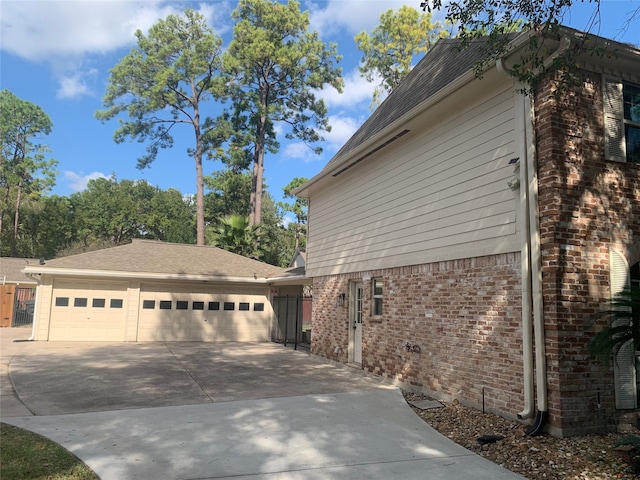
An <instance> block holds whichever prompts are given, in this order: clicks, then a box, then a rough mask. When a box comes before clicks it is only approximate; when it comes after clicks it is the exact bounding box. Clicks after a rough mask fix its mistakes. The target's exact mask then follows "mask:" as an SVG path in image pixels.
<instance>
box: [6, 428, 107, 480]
mask: <svg viewBox="0 0 640 480" xmlns="http://www.w3.org/2000/svg"><path fill="white" fill-rule="evenodd" d="M0 465H1V467H0V469H1V470H0V474H1V476H2V479H3V480H32V479H33V480H36V479H45V478H46V479H48V480H99V479H98V476H97V475H96V474H95V473H93V471H92V470H91V469H90V468H89V467H87V466H86V465H85V464H84V463H82V462H81V461H80V460H78V458H77V457H76V456H75V455H73V454H72V453H71V452H69V451H67V450H66V449H64V448H63V447H62V446H60V445H58V444H57V443H55V442H52V441H51V440H49V439H47V438H45V437H42V436H40V435H38V434H36V433H32V432H29V431H27V430H23V429H21V428H18V427H14V426H11V425H7V424H6V423H0Z"/></svg>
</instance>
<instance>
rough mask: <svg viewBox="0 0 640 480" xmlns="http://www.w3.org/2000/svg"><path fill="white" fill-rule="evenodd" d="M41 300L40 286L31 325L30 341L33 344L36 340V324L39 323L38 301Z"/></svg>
mask: <svg viewBox="0 0 640 480" xmlns="http://www.w3.org/2000/svg"><path fill="white" fill-rule="evenodd" d="M39 299H40V285H38V286H37V287H36V298H35V300H34V305H33V322H32V323H31V336H30V337H29V338H28V341H30V342H32V341H33V340H34V339H35V338H36V323H37V322H38V305H39V302H38V300H39Z"/></svg>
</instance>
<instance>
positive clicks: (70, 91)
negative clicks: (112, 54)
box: [56, 68, 97, 99]
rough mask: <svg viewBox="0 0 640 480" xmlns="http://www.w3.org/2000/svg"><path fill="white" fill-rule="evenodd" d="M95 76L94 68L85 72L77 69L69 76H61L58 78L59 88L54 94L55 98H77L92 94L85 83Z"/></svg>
mask: <svg viewBox="0 0 640 480" xmlns="http://www.w3.org/2000/svg"><path fill="white" fill-rule="evenodd" d="M96 74H97V70H96V69H94V68H91V69H89V70H86V71H82V70H80V69H78V70H76V71H75V72H73V73H70V74H62V75H61V77H60V78H58V83H59V84H60V86H59V88H58V90H57V92H56V98H61V99H65V98H77V97H81V96H84V95H91V94H93V92H92V90H91V88H90V87H89V85H88V84H87V81H88V80H89V79H92V78H95V76H96Z"/></svg>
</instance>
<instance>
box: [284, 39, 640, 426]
mask: <svg viewBox="0 0 640 480" xmlns="http://www.w3.org/2000/svg"><path fill="white" fill-rule="evenodd" d="M534 35H539V34H538V33H536V32H531V31H529V32H523V33H520V34H518V35H515V36H514V37H512V38H510V51H509V53H508V54H507V55H506V56H505V57H503V58H500V59H498V60H497V61H493V62H490V63H489V64H488V65H486V66H485V68H484V70H483V71H482V72H481V73H482V74H481V77H480V78H478V76H477V74H476V72H475V71H474V67H475V66H476V65H477V62H478V61H479V60H480V59H481V58H482V57H483V52H482V47H483V45H484V42H483V41H477V42H474V43H472V44H471V45H470V46H469V47H468V48H466V49H464V50H461V51H460V50H459V49H458V40H456V39H445V40H439V41H438V43H437V44H436V45H435V46H434V47H433V48H432V49H431V50H430V51H429V52H428V53H427V54H426V56H425V57H424V59H423V60H422V61H421V62H419V64H418V65H416V67H415V68H414V69H413V71H412V72H411V73H410V74H409V75H408V76H407V77H406V79H405V80H404V81H403V82H402V83H401V84H400V85H399V86H398V87H397V89H396V90H395V91H394V92H393V93H392V94H391V95H390V96H389V97H388V98H387V99H386V100H385V101H384V102H383V103H382V104H381V105H380V106H379V107H378V109H377V110H376V111H375V112H374V113H373V114H372V115H371V117H370V118H369V119H368V120H367V121H366V122H365V123H364V124H363V125H362V126H361V127H360V129H359V130H358V131H357V132H356V133H355V134H354V135H353V136H352V137H351V138H350V139H349V140H348V141H347V143H346V144H345V145H344V146H343V147H342V148H341V149H340V150H339V151H338V152H337V154H336V155H335V156H334V157H333V159H332V160H331V161H330V162H329V163H328V164H327V165H326V166H325V167H324V168H323V170H322V171H321V172H320V173H319V174H318V175H316V176H315V177H313V178H312V179H310V180H309V181H308V182H307V183H306V184H304V185H302V186H301V187H300V188H299V189H298V190H297V191H296V192H295V193H296V194H297V195H300V196H303V197H306V198H308V199H309V221H308V231H309V233H308V243H307V258H306V274H307V276H308V277H311V278H313V293H314V304H313V319H312V328H313V335H312V343H311V352H312V353H315V354H317V355H320V356H323V357H326V358H329V359H331V360H334V361H338V362H343V363H347V364H354V365H356V366H359V367H360V368H362V369H363V370H366V371H368V372H372V373H375V374H379V375H382V376H385V377H390V378H392V379H395V380H396V381H397V382H398V383H399V384H400V385H402V386H404V387H406V388H410V389H413V390H419V391H422V392H425V393H428V394H430V395H432V396H433V397H435V398H437V399H441V400H445V401H447V400H449V401H450V400H454V399H457V400H458V401H460V402H461V403H464V404H466V405H469V406H473V407H477V408H484V409H486V410H487V411H492V412H495V413H498V414H500V415H502V416H505V417H508V418H513V419H516V418H519V419H521V420H522V421H523V422H527V423H528V424H529V429H528V433H529V434H536V433H539V432H541V431H543V430H544V431H547V432H549V433H551V434H553V435H556V436H569V435H574V434H581V433H585V432H594V431H598V432H599V431H603V430H605V429H612V428H614V426H615V425H616V424H617V422H618V421H619V420H620V416H621V415H622V414H626V413H629V412H638V410H637V407H638V387H637V384H636V378H638V379H639V380H640V377H638V375H639V374H640V372H637V373H636V371H635V367H634V361H633V356H634V355H633V354H632V353H633V352H631V353H630V354H629V355H628V358H626V359H625V360H621V359H618V360H621V361H618V362H614V363H616V364H617V365H619V367H615V368H614V366H613V364H611V365H608V366H605V365H602V364H600V363H597V362H596V361H595V360H594V359H593V358H592V357H591V356H590V355H589V353H588V343H589V341H590V339H591V338H592V337H593V335H594V333H595V331H596V330H597V329H598V328H601V326H599V325H598V324H594V322H593V321H591V317H592V316H593V314H594V313H595V312H597V311H599V310H600V309H602V308H603V306H604V304H605V303H606V300H607V299H608V298H610V297H611V296H612V295H614V294H615V293H617V292H618V291H619V290H620V289H621V288H622V287H623V286H624V285H625V284H627V283H629V282H631V281H634V282H638V281H640V272H639V266H638V265H639V263H638V262H640V150H639V147H640V118H638V117H636V116H635V113H632V112H633V111H634V107H633V105H634V104H635V103H634V102H640V50H639V49H638V48H637V47H634V46H630V45H625V44H620V43H616V42H613V41H609V40H606V39H603V38H600V37H594V36H591V35H589V36H587V35H585V34H583V33H581V32H578V31H575V30H571V29H567V28H561V29H560V30H559V33H558V34H557V35H556V34H554V35H548V36H547V37H546V38H544V39H538V40H543V41H541V42H539V44H540V45H541V47H542V49H543V50H542V51H544V52H547V57H546V60H545V62H544V63H545V67H547V68H549V71H548V74H547V76H546V77H545V79H544V80H543V81H542V82H541V83H540V84H539V85H538V86H537V89H536V91H535V94H534V95H525V94H524V93H522V92H523V85H521V84H519V83H518V82H517V80H516V79H515V78H514V76H513V75H512V74H511V73H512V70H511V69H512V68H513V65H514V63H516V62H518V61H519V59H520V58H521V52H522V50H523V48H524V47H525V46H526V45H528V44H529V43H530V40H531V38H532V36H534ZM592 47H593V48H592ZM603 47H604V48H605V51H606V52H607V53H605V54H604V55H597V54H594V51H597V50H598V49H602V48H603ZM567 49H572V51H574V52H577V58H576V62H577V66H578V67H579V68H578V70H577V71H576V72H575V76H574V80H573V83H572V84H570V86H569V88H567V89H560V88H558V81H557V79H558V78H559V75H558V72H557V71H554V70H553V69H550V67H551V65H553V60H554V58H556V57H558V54H559V53H562V52H564V51H566V50H567ZM580 52H583V53H580ZM627 353H629V352H627Z"/></svg>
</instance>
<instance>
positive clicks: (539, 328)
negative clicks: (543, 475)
mask: <svg viewBox="0 0 640 480" xmlns="http://www.w3.org/2000/svg"><path fill="white" fill-rule="evenodd" d="M570 45H571V41H570V39H569V38H568V37H567V36H563V37H562V39H561V41H560V46H559V47H558V48H557V50H556V51H555V52H553V53H552V54H551V55H549V57H547V58H546V59H545V60H544V62H543V68H544V69H546V68H549V67H550V66H551V65H552V63H553V61H554V60H555V59H556V58H558V57H559V56H560V55H562V54H563V53H564V52H565V51H566V50H567V49H568V48H569V46H570ZM496 68H497V69H498V71H500V72H501V73H503V74H505V75H507V76H509V77H511V78H513V77H514V76H513V74H512V72H511V71H509V69H508V68H507V67H506V66H505V64H504V59H503V58H499V59H498V60H497V61H496ZM518 95H519V96H520V97H521V101H518V102H517V103H516V108H515V116H516V125H517V129H518V131H519V132H520V136H519V139H520V140H521V141H522V143H521V147H520V154H521V157H520V158H521V160H520V182H521V186H520V192H521V193H520V212H521V215H522V229H523V242H522V246H521V254H522V260H521V262H522V295H523V298H522V342H523V348H522V349H523V368H524V409H523V410H522V412H520V413H519V414H518V417H520V418H529V417H530V416H531V415H532V412H533V401H532V400H533V392H532V387H533V380H532V378H533V368H532V362H531V350H532V346H531V325H532V322H531V309H533V334H534V335H533V336H534V340H535V372H536V375H535V385H536V400H537V406H538V415H537V417H536V419H535V422H534V424H533V425H532V426H531V427H530V429H529V430H527V434H528V435H536V434H537V433H539V432H540V431H542V429H543V428H544V424H545V423H546V419H547V416H548V401H547V365H546V358H545V346H544V341H545V335H544V317H543V314H544V312H543V305H544V302H543V298H542V256H541V251H540V222H539V211H538V175H537V167H536V145H535V132H534V125H535V114H534V109H533V102H532V99H531V97H529V96H526V95H524V94H522V93H519V94H518ZM520 106H521V107H520ZM520 108H522V111H521V110H520Z"/></svg>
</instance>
